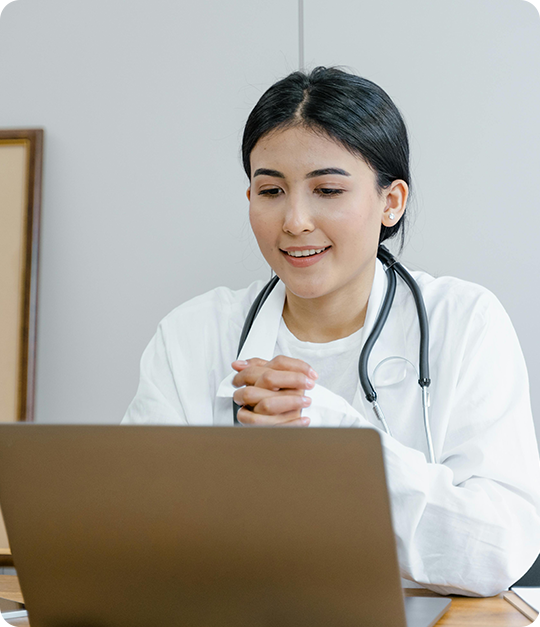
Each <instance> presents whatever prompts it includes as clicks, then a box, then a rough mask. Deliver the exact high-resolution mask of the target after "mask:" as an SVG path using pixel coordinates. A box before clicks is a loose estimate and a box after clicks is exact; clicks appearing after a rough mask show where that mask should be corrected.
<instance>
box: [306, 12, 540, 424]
mask: <svg viewBox="0 0 540 627" xmlns="http://www.w3.org/2000/svg"><path fill="white" fill-rule="evenodd" d="M325 5H326V3H325V1H324V0H309V1H308V2H306V11H305V20H304V24H305V26H304V29H305V58H306V64H307V65H308V66H314V65H318V64H329V65H331V64H345V65H347V66H349V68H350V69H352V70H353V71H355V72H357V73H358V74H361V75H364V76H366V77H367V78H369V79H371V80H373V81H375V82H376V83H379V84H380V85H381V86H382V87H383V88H384V89H385V90H386V91H388V93H389V94H390V95H391V97H392V98H393V99H394V101H395V102H396V104H397V105H398V107H399V108H400V110H401V111H402V113H403V115H404V117H405V120H406V122H407V126H408V128H409V131H410V137H411V153H412V159H411V161H412V172H413V185H415V186H416V202H413V204H412V206H411V208H412V209H413V212H412V213H413V225H412V229H411V232H410V237H409V243H408V245H407V247H406V249H405V251H404V254H403V259H404V260H405V261H406V262H407V263H408V265H409V266H410V267H413V268H421V269H424V270H427V271H428V272H430V273H431V274H434V275H444V274H449V275H453V276H458V277H460V278H463V279H467V280H470V281H474V282H476V283H480V284H482V285H485V286H486V287H488V288H489V289H490V290H492V291H493V292H494V293H495V294H496V295H497V296H498V298H499V299H500V300H501V302H502V303H503V305H504V306H505V308H506V310H507V311H508V313H509V314H510V317H511V319H512V321H513V323H514V326H515V328H516V330H517V333H518V336H519V338H520V341H521V345H522V348H523V352H524V354H525V358H526V361H527V365H528V368H529V378H530V382H531V396H532V403H533V413H534V414H535V417H536V429H537V434H539V435H540V387H539V383H540V354H539V348H540V326H539V325H538V311H539V309H540V292H539V288H540V280H539V275H538V270H539V269H540V262H539V260H538V239H539V237H540V199H539V198H540V197H539V193H538V173H539V172H540V116H539V111H540V15H539V14H538V11H537V10H536V9H535V8H534V7H533V5H532V4H530V3H528V2H523V1H522V0H452V1H451V2H433V0H407V2H399V1H396V0H378V1H377V2H361V3H358V2H357V1H356V0H335V1H334V2H333V3H332V15H333V16H335V19H336V20H338V19H339V28H330V27H329V21H328V16H327V14H326V10H325ZM352 15H354V17H355V19H350V18H349V19H340V16H352Z"/></svg>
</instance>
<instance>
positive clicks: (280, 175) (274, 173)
mask: <svg viewBox="0 0 540 627" xmlns="http://www.w3.org/2000/svg"><path fill="white" fill-rule="evenodd" d="M325 174H339V175H341V176H351V175H350V174H349V173H348V172H347V171H346V170H342V169H341V168H322V169H321V170H313V172H309V174H306V178H307V179H313V178H315V177H316V176H324V175H325ZM261 175H266V176H275V177H277V178H280V179H284V178H285V175H284V174H283V172H279V171H278V170H269V169H268V168H258V169H257V170H255V174H254V175H253V178H255V177H256V176H261Z"/></svg>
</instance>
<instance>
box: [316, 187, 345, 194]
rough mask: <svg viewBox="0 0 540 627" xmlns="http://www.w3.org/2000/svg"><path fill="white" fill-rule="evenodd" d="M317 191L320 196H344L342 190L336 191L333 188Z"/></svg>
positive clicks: (319, 188) (318, 189)
mask: <svg viewBox="0 0 540 627" xmlns="http://www.w3.org/2000/svg"><path fill="white" fill-rule="evenodd" d="M315 191H316V192H317V194H319V195H320V196H339V195H340V194H343V190H342V189H334V188H332V187H318V188H317V189H316V190H315Z"/></svg>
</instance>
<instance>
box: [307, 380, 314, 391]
mask: <svg viewBox="0 0 540 627" xmlns="http://www.w3.org/2000/svg"><path fill="white" fill-rule="evenodd" d="M306 387H307V388H309V389H310V390H311V389H312V388H314V387H315V381H312V380H311V379H307V378H306Z"/></svg>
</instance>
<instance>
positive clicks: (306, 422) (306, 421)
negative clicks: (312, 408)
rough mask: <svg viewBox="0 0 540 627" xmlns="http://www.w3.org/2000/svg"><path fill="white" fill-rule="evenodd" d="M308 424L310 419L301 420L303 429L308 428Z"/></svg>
mask: <svg viewBox="0 0 540 627" xmlns="http://www.w3.org/2000/svg"><path fill="white" fill-rule="evenodd" d="M310 422H311V421H310V419H309V418H302V424H303V425H304V426H305V427H307V426H308V424H309V423H310Z"/></svg>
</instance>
